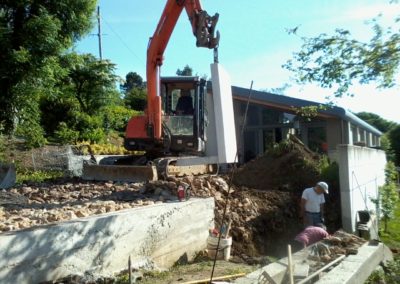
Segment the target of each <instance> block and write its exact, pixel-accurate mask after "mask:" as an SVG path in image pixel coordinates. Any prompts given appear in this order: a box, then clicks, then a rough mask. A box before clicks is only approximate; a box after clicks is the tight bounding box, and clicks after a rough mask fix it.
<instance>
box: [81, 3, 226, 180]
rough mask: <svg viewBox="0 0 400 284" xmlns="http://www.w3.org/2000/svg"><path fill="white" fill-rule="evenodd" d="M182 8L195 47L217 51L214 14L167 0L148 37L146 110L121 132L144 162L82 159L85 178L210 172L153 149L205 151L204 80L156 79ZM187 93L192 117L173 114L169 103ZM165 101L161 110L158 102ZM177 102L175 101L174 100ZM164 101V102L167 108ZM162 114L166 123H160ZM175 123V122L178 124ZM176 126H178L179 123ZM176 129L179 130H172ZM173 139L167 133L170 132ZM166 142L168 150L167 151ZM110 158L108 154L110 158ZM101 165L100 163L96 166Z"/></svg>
mask: <svg viewBox="0 0 400 284" xmlns="http://www.w3.org/2000/svg"><path fill="white" fill-rule="evenodd" d="M183 9H185V11H186V13H187V15H188V17H189V22H190V25H191V27H192V32H193V35H194V36H195V38H196V46H197V47H205V48H208V49H216V48H217V47H218V43H219V33H218V32H216V30H215V26H216V24H217V22H218V17H219V15H218V14H215V15H214V16H209V15H208V13H207V12H206V11H204V10H203V9H202V6H201V3H200V0H167V3H166V5H165V7H164V10H163V12H162V14H161V17H160V20H159V22H158V24H157V27H156V29H155V31H154V34H153V36H152V37H151V38H150V40H149V44H148V48H147V62H146V77H147V109H146V110H145V114H144V115H142V116H136V117H133V118H131V119H130V121H129V122H128V125H127V127H126V131H125V148H126V149H128V150H144V151H146V157H145V158H146V162H145V163H142V164H141V165H140V166H138V163H136V162H137V161H142V157H137V158H135V162H134V163H133V164H134V165H135V166H132V164H129V165H116V164H118V163H119V161H117V160H115V161H114V163H112V165H107V164H108V161H106V160H104V161H103V160H102V161H96V160H95V159H92V161H93V160H94V163H93V162H92V163H91V162H88V163H84V166H83V175H82V177H83V178H84V179H88V180H120V181H140V180H143V181H144V180H156V179H158V178H159V175H160V173H161V174H162V175H163V177H167V176H169V175H175V176H180V175H185V174H190V173H196V174H201V173H210V172H214V171H215V168H213V167H212V166H210V165H207V164H204V163H203V164H197V165H194V164H191V163H189V164H184V165H179V164H178V160H177V159H174V158H172V159H171V158H163V157H160V156H158V157H155V156H154V155H153V154H151V153H159V152H162V151H165V152H166V151H175V153H176V152H185V151H186V150H189V151H190V152H195V154H196V155H199V154H201V153H202V152H203V151H204V144H205V134H204V131H205V130H204V125H205V120H204V113H205V111H204V100H205V96H206V95H205V93H206V84H205V81H204V80H200V79H199V78H196V77H193V78H186V79H185V78H184V80H181V79H179V78H178V79H172V80H164V82H161V79H160V67H161V65H162V64H163V59H164V51H165V49H166V47H167V45H168V42H169V39H170V37H171V35H172V32H173V30H174V28H175V25H176V23H177V21H178V19H179V17H180V15H181V13H182V11H183ZM161 88H163V97H164V98H165V100H166V101H164V102H162V98H161V97H162V96H161ZM184 89H186V92H189V93H190V96H192V97H194V100H195V102H194V109H193V113H191V114H190V115H186V116H185V115H176V113H177V112H176V110H174V109H172V104H173V102H174V99H175V97H174V96H175V95H177V93H178V92H179V93H181V94H182V93H183V92H185V91H184ZM163 103H164V109H163V108H162V104H163ZM174 104H175V102H174ZM167 105H168V106H167ZM163 115H164V116H165V118H166V120H167V121H163ZM168 121H169V122H170V123H171V122H174V121H176V122H178V123H183V122H185V121H186V122H189V127H188V129H189V132H190V131H191V132H190V133H188V132H185V133H183V132H182V130H181V129H179V127H175V128H171V127H170V128H169V127H168V125H167V124H168ZM177 125H178V124H177ZM179 125H180V124H179ZM174 130H177V132H175V133H172V132H173V131H174ZM173 135H174V137H172V138H173V139H172V138H171V136H173ZM166 146H167V148H168V149H166ZM112 159H113V158H112V157H111V158H110V160H112ZM99 164H100V165H99Z"/></svg>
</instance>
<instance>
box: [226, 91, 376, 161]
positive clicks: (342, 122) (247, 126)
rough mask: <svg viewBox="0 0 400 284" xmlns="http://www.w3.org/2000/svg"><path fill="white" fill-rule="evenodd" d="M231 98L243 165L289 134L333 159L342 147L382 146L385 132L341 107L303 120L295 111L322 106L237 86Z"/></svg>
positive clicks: (323, 110) (240, 159) (330, 107)
mask: <svg viewBox="0 0 400 284" xmlns="http://www.w3.org/2000/svg"><path fill="white" fill-rule="evenodd" d="M232 95H233V102H234V113H235V125H236V133H237V140H238V141H237V145H238V147H239V153H240V157H239V162H240V163H244V162H247V161H249V160H251V159H253V158H255V157H256V156H258V155H261V154H263V153H264V152H265V151H266V150H267V149H268V147H270V146H271V145H272V144H273V143H279V142H280V141H281V140H283V139H286V138H287V137H288V135H289V134H296V136H298V137H299V138H300V139H301V140H302V141H303V143H304V144H305V145H307V146H308V147H309V148H310V149H311V150H313V151H316V152H321V153H326V154H328V155H329V156H330V157H332V158H335V156H336V154H337V146H338V145H341V144H345V145H359V146H367V147H372V148H379V147H380V137H381V135H382V133H381V132H380V131H379V130H377V129H376V128H375V127H373V126H371V125H369V124H368V123H366V122H365V121H363V120H362V119H360V118H358V117H357V116H356V115H354V114H352V113H351V112H349V111H347V110H345V109H343V108H341V107H337V106H327V107H326V108H325V109H321V110H319V111H318V113H317V115H316V116H315V117H312V118H311V119H302V118H300V117H299V116H298V115H296V108H297V109H298V108H301V107H306V106H316V107H318V106H320V104H319V103H316V102H312V101H307V100H302V99H297V98H291V97H287V96H282V95H275V94H271V93H268V92H263V91H254V90H252V91H250V90H249V89H245V88H241V87H235V86H233V87H232ZM246 111H247V115H246ZM242 133H243V134H242ZM241 134H242V135H241Z"/></svg>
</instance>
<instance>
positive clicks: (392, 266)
mask: <svg viewBox="0 0 400 284" xmlns="http://www.w3.org/2000/svg"><path fill="white" fill-rule="evenodd" d="M365 283H366V284H373V283H387V284H395V283H400V258H399V257H397V258H395V259H394V260H393V261H388V262H387V263H386V264H385V266H384V267H383V269H380V270H378V271H375V272H373V273H372V274H371V275H370V276H369V277H368V279H367V281H365Z"/></svg>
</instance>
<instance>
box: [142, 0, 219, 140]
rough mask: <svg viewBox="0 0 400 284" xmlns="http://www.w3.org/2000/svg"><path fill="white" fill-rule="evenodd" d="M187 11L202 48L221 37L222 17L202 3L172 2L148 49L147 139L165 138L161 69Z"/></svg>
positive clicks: (171, 0)
mask: <svg viewBox="0 0 400 284" xmlns="http://www.w3.org/2000/svg"><path fill="white" fill-rule="evenodd" d="M183 9H185V10H186V13H187V15H188V16H189V21H190V24H191V26H192V31H193V34H194V36H195V37H196V45H197V46H198V47H206V48H210V49H212V48H216V47H217V46H218V42H219V34H218V32H217V33H216V36H215V35H214V33H215V25H216V24H217V21H218V16H219V15H218V14H215V15H214V16H212V17H211V16H209V15H208V13H207V12H206V11H204V10H203V9H202V7H201V3H200V0H168V1H167V4H166V5H165V8H164V11H163V13H162V15H161V18H160V21H159V22H158V25H157V28H156V30H155V32H154V34H153V36H152V37H151V38H150V41H149V45H148V49H147V70H146V76H147V102H148V105H147V110H146V116H145V118H144V119H142V121H143V122H144V123H145V124H146V125H145V129H146V131H145V132H142V135H143V136H147V137H143V138H147V139H154V140H160V139H161V136H162V121H161V98H160V90H159V86H160V66H161V65H162V64H163V59H164V51H165V49H166V47H167V45H168V41H169V39H170V37H171V34H172V32H173V30H174V28H175V25H176V23H177V21H178V19H179V16H180V15H181V13H182V10H183Z"/></svg>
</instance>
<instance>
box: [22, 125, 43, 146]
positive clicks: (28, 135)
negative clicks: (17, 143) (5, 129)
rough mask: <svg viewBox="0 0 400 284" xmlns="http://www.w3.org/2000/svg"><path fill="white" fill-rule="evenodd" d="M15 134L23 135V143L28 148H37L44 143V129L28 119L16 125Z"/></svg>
mask: <svg viewBox="0 0 400 284" xmlns="http://www.w3.org/2000/svg"><path fill="white" fill-rule="evenodd" d="M15 134H16V135H17V136H21V137H24V139H25V145H26V147H27V148H28V149H32V148H37V147H40V146H43V145H45V144H46V138H44V131H43V129H42V127H41V126H40V125H39V124H37V123H36V122H32V123H29V122H28V121H24V122H23V123H21V124H19V125H18V127H17V129H16V131H15Z"/></svg>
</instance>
